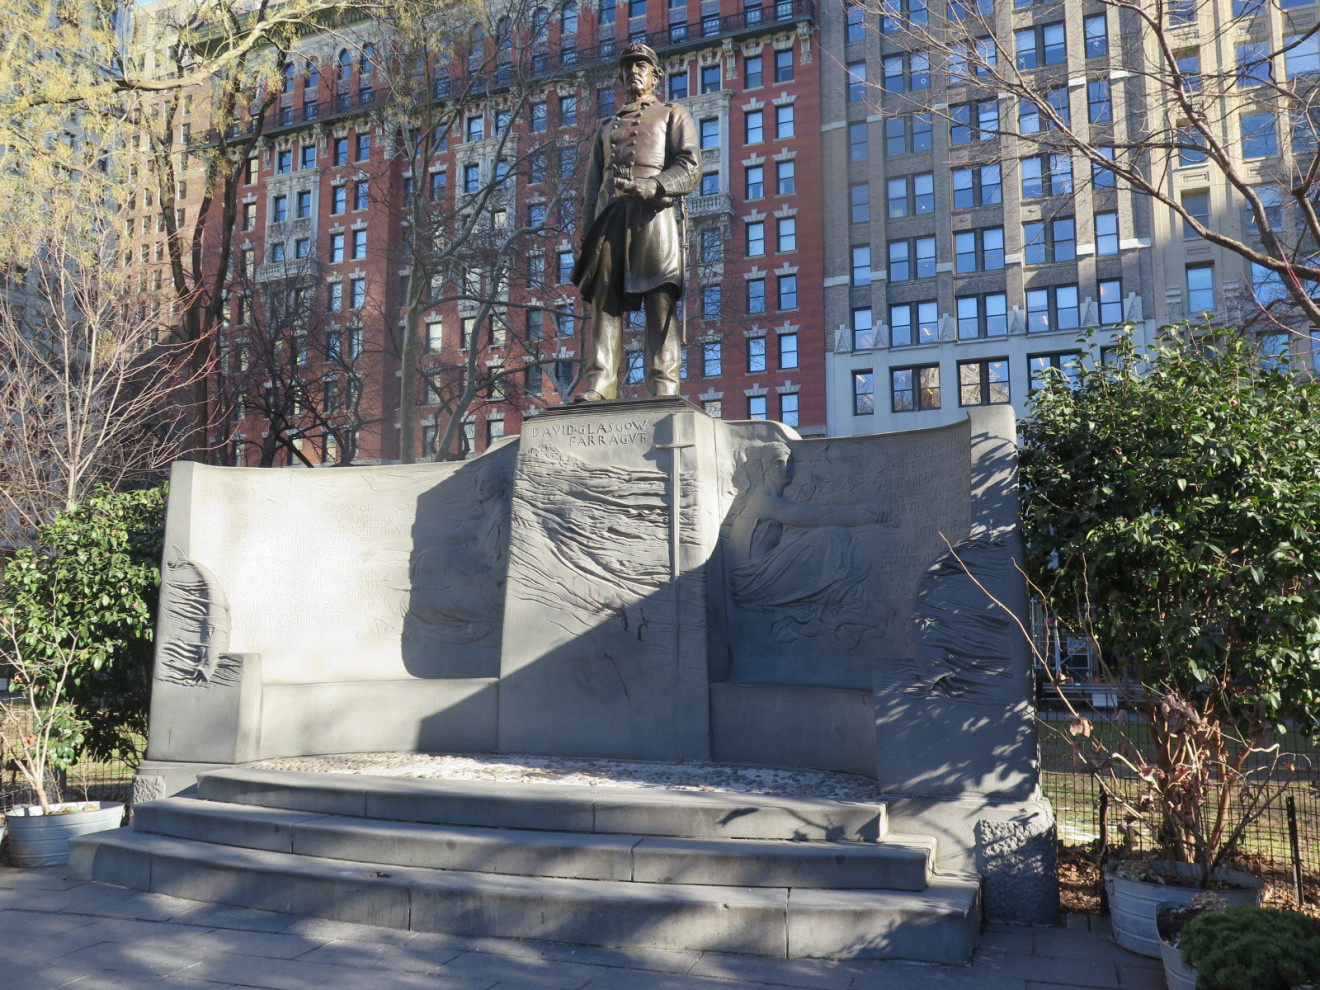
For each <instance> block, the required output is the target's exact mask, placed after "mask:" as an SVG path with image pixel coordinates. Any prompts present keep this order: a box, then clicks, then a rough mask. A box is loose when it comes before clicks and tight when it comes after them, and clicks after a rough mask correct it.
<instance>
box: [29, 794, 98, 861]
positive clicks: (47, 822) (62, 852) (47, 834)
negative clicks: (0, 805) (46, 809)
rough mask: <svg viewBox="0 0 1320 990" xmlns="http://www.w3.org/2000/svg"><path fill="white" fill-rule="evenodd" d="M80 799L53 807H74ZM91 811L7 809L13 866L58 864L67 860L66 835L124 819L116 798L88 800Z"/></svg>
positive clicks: (76, 833)
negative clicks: (92, 808)
mask: <svg viewBox="0 0 1320 990" xmlns="http://www.w3.org/2000/svg"><path fill="white" fill-rule="evenodd" d="M83 803H84V802H74V803H72V804H57V805H54V806H53V807H54V809H55V810H58V809H60V808H77V807H80V806H81V805H82V804H83ZM88 803H93V804H96V805H97V807H96V808H95V810H92V811H70V812H66V813H65V814H60V815H43V814H42V813H41V808H40V807H37V806H29V807H26V808H15V809H13V810H12V811H9V812H7V824H8V826H9V862H10V864H11V865H13V866H58V865H59V864H60V863H65V862H68V859H69V839H70V838H72V837H73V836H75V835H86V834H87V833H89V832H104V831H106V830H108V829H112V828H118V827H119V826H120V825H122V824H123V822H124V806H123V805H122V804H120V803H119V802H118V801H100V802H88Z"/></svg>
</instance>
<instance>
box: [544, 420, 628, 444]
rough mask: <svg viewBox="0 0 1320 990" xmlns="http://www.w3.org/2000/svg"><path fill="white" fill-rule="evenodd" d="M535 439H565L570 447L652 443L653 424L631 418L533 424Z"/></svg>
mask: <svg viewBox="0 0 1320 990" xmlns="http://www.w3.org/2000/svg"><path fill="white" fill-rule="evenodd" d="M531 437H532V439H533V440H555V439H564V440H567V441H568V445H569V446H570V447H611V446H617V445H618V444H623V443H650V442H651V425H650V424H649V423H642V422H638V421H637V420H634V419H630V420H628V421H626V422H622V423H608V422H599V421H598V422H594V423H556V424H555V425H553V426H550V425H547V426H539V425H538V426H533V427H532V428H531Z"/></svg>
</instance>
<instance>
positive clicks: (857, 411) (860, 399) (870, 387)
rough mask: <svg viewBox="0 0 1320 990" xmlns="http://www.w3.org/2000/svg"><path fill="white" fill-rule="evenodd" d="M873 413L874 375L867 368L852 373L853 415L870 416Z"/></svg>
mask: <svg viewBox="0 0 1320 990" xmlns="http://www.w3.org/2000/svg"><path fill="white" fill-rule="evenodd" d="M874 413H875V373H874V372H872V371H871V369H870V368H867V369H866V370H864V371H854V372H853V415H854V416H871V415H873V414H874Z"/></svg>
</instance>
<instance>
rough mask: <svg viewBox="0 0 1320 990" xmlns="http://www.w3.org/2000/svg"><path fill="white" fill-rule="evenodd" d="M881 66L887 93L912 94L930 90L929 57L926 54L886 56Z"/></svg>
mask: <svg viewBox="0 0 1320 990" xmlns="http://www.w3.org/2000/svg"><path fill="white" fill-rule="evenodd" d="M881 65H882V67H883V71H884V88H885V90H886V91H887V92H890V93H913V92H919V91H921V90H925V89H930V56H929V55H928V54H927V53H926V52H901V53H899V54H896V55H886V56H885V57H884V59H883V60H882V61H881Z"/></svg>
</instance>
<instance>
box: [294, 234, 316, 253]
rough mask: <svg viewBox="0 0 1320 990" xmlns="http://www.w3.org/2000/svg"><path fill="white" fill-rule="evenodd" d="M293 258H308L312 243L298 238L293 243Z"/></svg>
mask: <svg viewBox="0 0 1320 990" xmlns="http://www.w3.org/2000/svg"><path fill="white" fill-rule="evenodd" d="M293 256H294V257H295V258H310V257H311V256H312V242H311V241H310V240H309V239H308V238H306V237H299V238H298V239H297V240H295V241H294V242H293Z"/></svg>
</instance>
